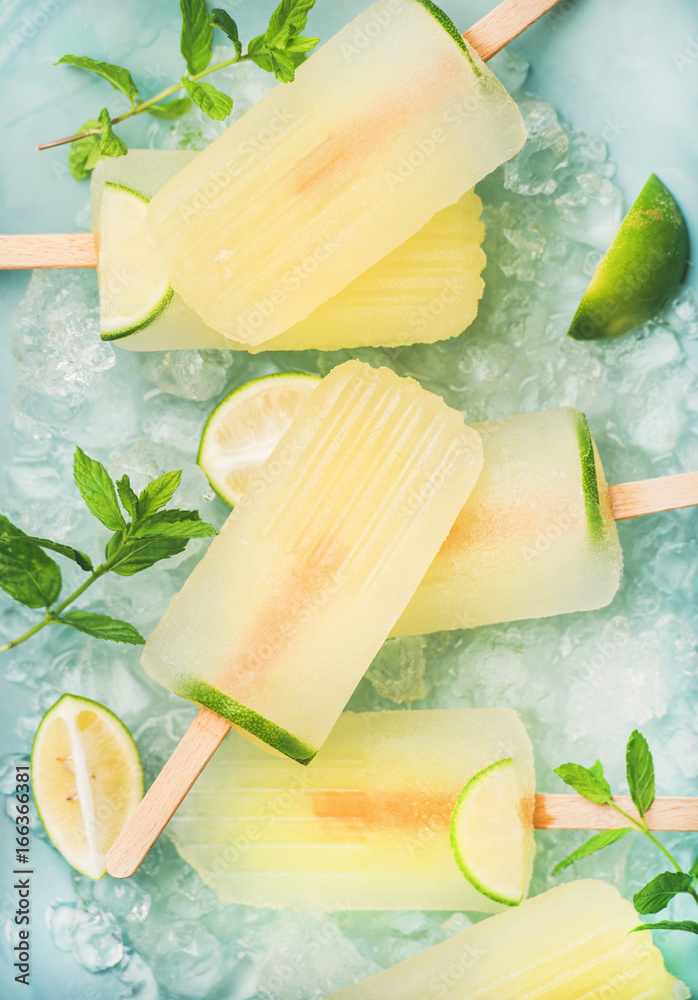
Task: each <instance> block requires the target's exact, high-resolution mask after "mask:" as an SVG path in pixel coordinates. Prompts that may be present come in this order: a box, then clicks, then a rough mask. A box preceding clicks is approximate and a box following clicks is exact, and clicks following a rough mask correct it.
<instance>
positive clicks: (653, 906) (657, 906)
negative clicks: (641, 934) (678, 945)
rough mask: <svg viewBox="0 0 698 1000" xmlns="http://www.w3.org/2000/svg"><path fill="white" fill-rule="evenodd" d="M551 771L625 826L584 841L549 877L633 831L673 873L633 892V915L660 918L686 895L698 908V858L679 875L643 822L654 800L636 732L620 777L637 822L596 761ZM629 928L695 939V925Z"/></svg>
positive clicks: (644, 746) (643, 743) (645, 750)
mask: <svg viewBox="0 0 698 1000" xmlns="http://www.w3.org/2000/svg"><path fill="white" fill-rule="evenodd" d="M554 771H555V774H557V775H559V777H561V778H562V780H563V781H564V782H565V784H567V785H569V786H570V787H571V788H574V790H575V791H576V792H578V793H579V794H580V795H581V796H583V797H584V798H586V799H589V800H590V801H591V802H595V803H597V804H599V805H609V806H610V807H611V808H612V809H615V811H616V812H618V813H620V815H621V816H623V817H624V818H625V819H626V820H627V821H628V823H629V825H628V826H623V827H618V828H617V829H612V830H602V831H601V832H600V833H597V834H595V835H594V836H593V837H591V839H590V840H587V841H586V842H585V843H584V844H582V845H581V846H580V847H578V848H577V849H576V850H575V851H573V852H572V853H571V854H569V855H568V856H567V857H566V858H564V859H563V860H562V861H560V862H559V863H558V864H557V865H556V866H555V868H554V869H553V872H552V874H553V875H555V874H556V873H557V872H559V871H562V870H563V869H564V868H568V867H569V866H570V865H572V864H574V863H575V861H579V860H581V858H586V857H589V855H590V854H594V853H595V852H596V851H600V850H602V849H603V848H604V847H607V846H608V845H609V844H613V843H615V842H616V841H618V840H620V839H621V838H622V837H625V836H626V835H627V834H628V833H631V832H632V831H633V830H636V831H639V832H640V833H643V834H644V835H645V836H646V837H647V838H648V839H649V840H651V841H652V843H653V844H654V845H655V847H657V848H659V850H660V851H661V852H662V854H663V855H664V856H665V857H666V858H667V860H668V861H669V862H670V864H671V865H672V866H673V869H674V870H673V871H666V872H660V873H659V875H655V877H654V878H652V879H650V881H649V882H648V883H647V884H646V885H644V886H643V887H642V888H641V889H639V890H638V891H637V892H636V893H635V895H634V896H633V903H634V905H635V909H636V910H637V912H638V913H641V914H643V915H645V914H649V913H660V912H661V911H662V910H664V909H666V907H667V906H668V905H669V903H670V902H671V901H672V899H674V898H675V897H676V896H678V895H680V894H686V895H689V896H691V897H692V898H693V899H694V901H695V902H696V904H697V905H698V892H697V891H696V883H697V882H698V857H697V858H696V859H695V861H694V862H693V864H692V865H691V867H690V869H689V870H688V871H687V872H685V871H684V870H683V869H682V867H681V865H680V864H679V862H678V861H677V860H676V858H675V857H674V856H673V855H672V854H671V853H670V852H669V850H667V848H666V847H665V846H664V844H662V842H661V841H660V840H659V839H658V838H657V837H655V835H654V833H653V832H652V831H651V830H650V828H649V826H648V823H647V818H646V817H647V813H648V811H649V810H650V809H651V807H652V803H653V802H654V798H655V774H654V760H653V758H652V753H651V751H650V748H649V745H648V743H647V740H646V739H645V737H644V736H643V735H642V733H640V732H639V731H638V730H637V729H635V730H634V731H633V732H632V733H631V734H630V739H629V740H628V744H627V746H626V750H625V773H626V778H627V781H628V787H629V789H630V798H631V800H632V802H633V805H634V806H635V808H636V809H637V812H638V816H639V818H636V817H634V816H632V815H631V814H630V813H628V812H626V811H625V810H624V809H622V808H621V806H619V805H618V803H617V802H616V801H615V800H614V798H613V796H612V794H611V788H610V785H609V784H608V782H607V781H606V779H605V777H604V773H603V767H602V765H601V762H600V761H598V760H597V761H596V763H595V764H593V765H592V767H583V766H582V765H581V764H561V765H560V767H556V768H554ZM633 929H634V930H636V931H640V930H678V931H688V932H689V933H692V934H698V923H697V922H695V921H692V920H660V921H657V922H656V923H649V924H640V925H639V926H638V927H635V928H633Z"/></svg>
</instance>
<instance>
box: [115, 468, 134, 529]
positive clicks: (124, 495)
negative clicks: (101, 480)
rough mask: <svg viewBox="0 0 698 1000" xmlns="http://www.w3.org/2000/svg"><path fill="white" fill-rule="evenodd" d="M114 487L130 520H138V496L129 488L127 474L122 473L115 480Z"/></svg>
mask: <svg viewBox="0 0 698 1000" xmlns="http://www.w3.org/2000/svg"><path fill="white" fill-rule="evenodd" d="M116 489H117V492H118V494H119V499H120V500H121V503H122V506H123V508H124V510H125V511H126V512H127V513H128V514H129V516H130V517H131V520H133V521H137V520H138V497H137V496H136V494H135V493H134V491H133V489H132V488H131V480H130V479H129V478H128V476H127V475H123V476H122V477H121V479H118V480H117V482H116Z"/></svg>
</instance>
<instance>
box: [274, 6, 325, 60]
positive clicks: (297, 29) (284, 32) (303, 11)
mask: <svg viewBox="0 0 698 1000" xmlns="http://www.w3.org/2000/svg"><path fill="white" fill-rule="evenodd" d="M314 5H315V0H281V3H280V4H279V6H278V7H277V8H276V10H275V11H274V13H273V14H272V15H271V17H270V18H269V27H268V28H267V30H266V31H265V32H264V38H265V40H266V44H267V46H268V47H269V48H270V49H272V48H275V49H283V48H286V46H287V44H288V42H289V40H290V39H291V38H293V36H294V35H299V34H300V33H301V31H302V30H303V28H305V24H306V21H307V20H308V14H309V13H310V11H311V10H312V8H313V7H314Z"/></svg>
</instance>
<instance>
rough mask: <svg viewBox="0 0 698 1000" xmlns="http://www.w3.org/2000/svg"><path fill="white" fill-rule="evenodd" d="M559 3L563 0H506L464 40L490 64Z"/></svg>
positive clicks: (470, 30)
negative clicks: (505, 47)
mask: <svg viewBox="0 0 698 1000" xmlns="http://www.w3.org/2000/svg"><path fill="white" fill-rule="evenodd" d="M558 3H560V0H504V2H503V3H500V5H499V6H498V7H495V8H494V10H491V11H490V12H489V14H485V16H484V17H483V18H481V19H480V20H479V21H478V22H477V24H474V25H473V26H472V28H470V29H469V30H468V31H465V32H463V38H465V40H466V42H468V43H469V44H470V45H472V47H473V48H474V49H475V51H476V52H477V54H478V55H479V56H480V58H481V59H482V60H483V62H487V60H488V59H491V58H492V56H496V55H497V53H498V52H500V51H501V50H502V49H503V48H504V46H505V45H508V44H509V42H513V41H514V39H515V38H518V37H519V35H520V34H521V33H522V32H523V31H525V30H526V28H529V27H530V26H531V25H532V24H534V23H535V22H536V21H537V20H538V19H539V18H541V17H542V16H543V14H547V12H548V11H549V10H552V8H553V7H555V6H557V4H558Z"/></svg>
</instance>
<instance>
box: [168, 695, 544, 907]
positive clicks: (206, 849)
mask: <svg viewBox="0 0 698 1000" xmlns="http://www.w3.org/2000/svg"><path fill="white" fill-rule="evenodd" d="M507 758H510V759H511V761H512V764H511V767H510V768H509V770H510V772H511V773H510V774H509V775H508V778H507V780H506V781H505V782H499V783H498V784H497V787H498V789H499V790H500V791H502V797H501V798H500V797H498V796H497V795H496V794H492V795H490V796H489V797H485V798H484V799H483V802H482V803H481V806H482V807H483V808H484V810H485V812H484V816H483V825H485V824H486V825H487V828H488V830H490V832H492V831H495V835H494V837H492V839H491V840H490V841H489V843H488V844H486V846H485V850H486V852H487V857H486V858H482V868H478V872H480V873H481V874H482V873H483V872H484V870H485V869H487V871H488V873H489V877H488V879H487V881H488V886H487V889H488V892H489V896H488V895H484V894H483V893H482V892H479V891H478V890H477V888H475V885H474V884H473V883H472V882H471V881H468V880H467V879H466V878H465V877H464V875H463V874H462V872H461V871H460V869H459V867H458V865H457V863H456V860H455V858H454V855H453V852H452V850H451V847H450V844H449V820H450V816H451V812H452V810H453V807H454V805H455V803H456V800H457V799H458V796H459V794H460V792H461V790H462V789H463V787H464V785H465V784H466V782H468V781H469V780H470V779H471V778H472V776H473V775H474V774H476V773H477V772H480V771H481V770H482V769H483V768H486V767H488V766H489V765H492V764H494V763H495V762H498V761H500V760H502V759H507ZM534 796H535V776H534V769H533V750H532V747H531V741H530V740H529V738H528V735H527V733H526V730H525V729H524V727H523V724H522V723H521V720H520V719H519V717H518V715H517V714H516V712H515V711H513V709H510V708H471V709H468V708H465V709H451V710H449V709H444V710H433V711H426V710H425V711H410V712H405V711H391V712H363V713H358V714H356V713H353V712H345V713H343V714H342V715H340V717H339V719H338V720H337V724H336V725H335V727H334V729H333V730H332V732H331V733H330V735H329V737H328V738H327V740H326V741H325V743H324V745H323V746H322V748H321V749H320V751H319V752H318V754H317V756H316V758H315V760H314V761H313V763H312V765H311V767H308V768H302V767H300V766H299V765H298V764H297V763H296V762H295V761H289V760H280V759H277V758H275V757H272V756H270V755H269V754H265V753H263V752H262V751H261V750H260V749H259V748H258V747H255V746H252V745H251V744H250V743H248V742H247V741H245V740H239V739H235V738H230V739H228V740H226V742H225V743H224V744H223V746H222V747H221V748H220V749H219V750H218V751H217V753H216V755H215V757H214V758H213V760H212V761H211V762H210V763H209V765H208V767H207V768H206V770H205V771H204V773H203V774H202V775H201V777H200V778H199V780H198V781H197V783H196V784H195V785H194V787H193V788H192V790H191V791H190V792H189V795H188V796H187V798H186V799H185V801H184V803H183V804H182V806H180V809H179V812H178V813H176V815H175V816H174V817H173V819H172V820H171V822H170V827H169V830H170V832H171V834H172V835H173V837H174V839H175V843H176V844H177V848H178V850H179V852H180V854H181V855H182V857H184V859H185V860H186V861H188V862H189V863H190V864H191V865H193V866H194V868H196V870H197V871H198V872H199V874H200V875H201V877H202V878H203V879H204V881H206V882H207V883H208V884H209V885H211V886H212V887H213V888H214V889H215V890H216V891H217V893H218V895H219V897H220V899H221V901H222V902H223V903H246V904H250V905H257V906H292V905H294V904H295V903H303V902H306V903H307V902H310V903H312V904H315V905H317V906H321V907H323V908H324V909H326V910H336V909H360V910H368V909H421V910H427V909H431V910H449V909H453V910H480V911H484V912H490V913H493V912H497V911H499V910H502V909H504V908H505V906H506V903H504V902H502V901H501V900H503V899H509V900H510V901H511V902H512V903H516V902H518V901H519V900H520V898H521V894H522V893H525V891H526V889H527V887H528V882H529V880H530V876H531V867H532V862H533V853H534V842H533V804H534ZM507 827H508V828H509V829H507ZM507 834H510V835H511V839H510V840H509V839H508V837H507ZM483 836H484V830H483ZM502 843H505V844H507V845H510V847H511V849H510V850H508V851H507V850H506V848H505V849H502ZM472 863H473V866H474V865H475V861H474V859H473V861H472ZM512 886H513V887H515V889H514V893H515V898H512V897H513V893H512V890H511V887H512ZM494 897H498V898H494Z"/></svg>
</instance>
